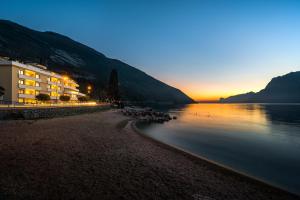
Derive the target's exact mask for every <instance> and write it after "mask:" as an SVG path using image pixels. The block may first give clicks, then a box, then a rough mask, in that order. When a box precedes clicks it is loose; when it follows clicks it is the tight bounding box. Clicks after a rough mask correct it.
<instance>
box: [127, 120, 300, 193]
mask: <svg viewBox="0 0 300 200" xmlns="http://www.w3.org/2000/svg"><path fill="white" fill-rule="evenodd" d="M136 123H138V121H136V120H135V121H132V122H131V126H132V129H133V130H134V131H135V132H136V133H137V134H139V135H141V136H142V137H144V138H146V139H148V140H151V141H153V142H154V143H157V144H159V145H162V146H164V147H166V148H168V149H171V150H173V151H176V152H178V153H181V154H184V155H186V156H188V157H190V158H192V159H195V160H197V159H199V160H201V161H204V162H207V163H208V164H210V165H212V166H213V167H216V168H220V169H221V170H224V171H225V172H227V173H230V174H233V175H238V176H242V177H243V178H246V179H249V180H251V181H253V182H255V183H257V184H262V185H264V186H267V187H271V188H275V189H277V190H281V191H283V192H286V193H288V194H292V195H295V196H297V197H300V195H299V194H296V193H293V192H290V191H288V190H287V189H285V188H281V187H279V186H276V185H272V184H271V183H269V182H267V181H264V180H262V179H260V178H257V177H254V176H251V175H249V174H246V173H243V172H241V171H238V170H235V169H233V168H231V167H228V166H226V165H223V164H220V163H218V162H215V161H213V160H209V159H207V158H205V157H203V156H201V155H197V154H195V153H192V152H190V151H187V150H185V149H183V148H180V147H177V146H175V145H171V144H167V143H165V142H162V141H160V140H158V139H155V138H153V137H151V136H148V135H146V134H144V133H143V132H142V130H140V129H139V128H138V127H137V125H136Z"/></svg>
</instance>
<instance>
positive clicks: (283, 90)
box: [220, 71, 300, 103]
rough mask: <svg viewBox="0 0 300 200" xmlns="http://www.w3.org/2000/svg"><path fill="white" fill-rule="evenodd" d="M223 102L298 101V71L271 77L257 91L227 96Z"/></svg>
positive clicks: (299, 73)
mask: <svg viewBox="0 0 300 200" xmlns="http://www.w3.org/2000/svg"><path fill="white" fill-rule="evenodd" d="M220 102H223V103H300V71H296V72H290V73H288V74H285V75H282V76H277V77H274V78H272V79H271V81H270V82H269V83H268V84H267V85H266V87H265V88H264V89H262V90H260V91H259V92H256V93H255V92H248V93H244V94H238V95H234V96H230V97H227V98H221V99H220Z"/></svg>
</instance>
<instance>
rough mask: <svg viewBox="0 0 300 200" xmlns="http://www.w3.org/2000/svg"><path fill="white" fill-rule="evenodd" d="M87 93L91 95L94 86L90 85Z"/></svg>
mask: <svg viewBox="0 0 300 200" xmlns="http://www.w3.org/2000/svg"><path fill="white" fill-rule="evenodd" d="M87 91H88V94H91V91H92V86H91V85H89V86H88V87H87Z"/></svg>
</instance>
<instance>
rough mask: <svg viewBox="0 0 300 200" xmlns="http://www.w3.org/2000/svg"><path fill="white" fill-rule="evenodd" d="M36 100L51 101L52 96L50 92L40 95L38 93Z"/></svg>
mask: <svg viewBox="0 0 300 200" xmlns="http://www.w3.org/2000/svg"><path fill="white" fill-rule="evenodd" d="M35 98H36V100H38V101H49V100H50V96H49V94H42V93H41V94H38V95H36V97H35Z"/></svg>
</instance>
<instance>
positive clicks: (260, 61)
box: [0, 0, 300, 100]
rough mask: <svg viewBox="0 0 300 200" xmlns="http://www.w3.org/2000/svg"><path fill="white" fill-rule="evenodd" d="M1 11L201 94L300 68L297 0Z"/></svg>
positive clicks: (40, 4) (6, 7) (37, 3)
mask: <svg viewBox="0 0 300 200" xmlns="http://www.w3.org/2000/svg"><path fill="white" fill-rule="evenodd" d="M0 17H1V18H2V19H8V20H12V21H15V22H17V23H20V24H22V25H25V26H28V27H30V28H33V29H36V30H40V31H47V30H49V31H54V32H58V33H61V34H64V35H67V36H69V37H71V38H73V39H75V40H77V41H79V42H82V43H84V44H86V45H88V46H91V47H93V48H94V49H96V50H98V51H100V52H102V53H104V54H105V55H107V56H109V57H112V58H117V59H120V60H122V61H124V62H126V63H128V64H130V65H132V66H135V67H137V68H139V69H141V70H143V71H145V72H146V73H148V74H150V75H152V76H154V77H156V78H158V79H160V80H162V81H165V82H167V83H168V84H170V85H173V86H175V87H178V88H180V89H182V90H183V91H184V92H186V93H187V94H189V95H191V96H192V97H193V98H195V99H200V100H201V99H214V98H219V97H221V96H223V97H224V96H228V95H233V94H237V93H241V92H247V91H258V90H260V89H262V88H263V87H264V86H265V84H266V83H267V82H268V81H269V80H270V79H271V78H272V77H274V76H278V75H282V74H285V73H288V72H290V71H297V70H300V1H288V0H286V1H275V0H274V1H264V0H260V1H245V0H240V1H237V0H236V1H234V0H223V1H221V0H207V1H205V0H203V1H201V0H199V1H192V0H191V1H175V0H174V1H155V0H154V1H150V0H149V1H142V0H140V1H138V0H128V1H126V0H110V1H109V0H107V1H100V0H98V1H97V0H91V1H88V0H86V1H84V0H82V1H80V0H73V1H71V0H68V1H63V0H61V1H56V0H52V1H47V0H43V1H41V0H1V12H0Z"/></svg>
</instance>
